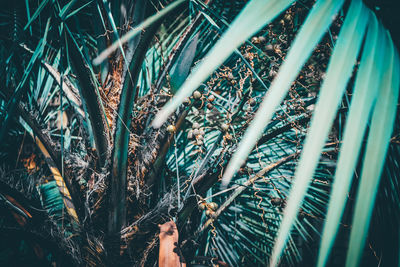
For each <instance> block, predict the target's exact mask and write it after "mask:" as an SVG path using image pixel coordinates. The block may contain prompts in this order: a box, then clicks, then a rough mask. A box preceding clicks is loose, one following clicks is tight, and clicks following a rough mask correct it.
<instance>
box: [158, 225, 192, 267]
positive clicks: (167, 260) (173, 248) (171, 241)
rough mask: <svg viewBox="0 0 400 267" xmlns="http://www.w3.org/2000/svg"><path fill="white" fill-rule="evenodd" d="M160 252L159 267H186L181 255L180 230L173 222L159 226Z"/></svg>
mask: <svg viewBox="0 0 400 267" xmlns="http://www.w3.org/2000/svg"><path fill="white" fill-rule="evenodd" d="M158 227H159V228H160V234H159V235H158V237H159V239H160V251H159V257H158V266H159V267H186V263H185V262H184V259H183V257H181V256H180V255H179V248H178V238H179V234H178V229H177V227H176V224H175V223H174V222H173V221H169V222H166V223H164V224H161V225H160V224H159V225H158Z"/></svg>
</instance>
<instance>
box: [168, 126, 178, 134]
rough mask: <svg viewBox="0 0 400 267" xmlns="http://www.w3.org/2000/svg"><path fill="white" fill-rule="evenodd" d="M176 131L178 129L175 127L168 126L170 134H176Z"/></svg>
mask: <svg viewBox="0 0 400 267" xmlns="http://www.w3.org/2000/svg"><path fill="white" fill-rule="evenodd" d="M175 130H176V128H175V126H174V125H172V124H170V125H168V127H167V131H168V132H169V133H174V132H175Z"/></svg>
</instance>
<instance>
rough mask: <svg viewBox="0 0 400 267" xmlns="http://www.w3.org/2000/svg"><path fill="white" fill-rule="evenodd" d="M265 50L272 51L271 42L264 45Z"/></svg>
mask: <svg viewBox="0 0 400 267" xmlns="http://www.w3.org/2000/svg"><path fill="white" fill-rule="evenodd" d="M265 51H267V52H272V51H274V47H273V46H272V44H268V45H266V46H265Z"/></svg>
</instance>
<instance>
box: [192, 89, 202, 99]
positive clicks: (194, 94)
mask: <svg viewBox="0 0 400 267" xmlns="http://www.w3.org/2000/svg"><path fill="white" fill-rule="evenodd" d="M193 98H194V99H200V98H201V93H200V92H199V91H197V90H196V91H194V92H193Z"/></svg>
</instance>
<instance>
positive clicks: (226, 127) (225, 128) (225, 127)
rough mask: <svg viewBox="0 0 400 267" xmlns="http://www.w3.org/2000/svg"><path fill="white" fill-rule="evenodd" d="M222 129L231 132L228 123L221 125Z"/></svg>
mask: <svg viewBox="0 0 400 267" xmlns="http://www.w3.org/2000/svg"><path fill="white" fill-rule="evenodd" d="M221 129H222V130H223V131H225V132H226V131H228V130H229V124H227V123H222V124H221Z"/></svg>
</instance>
